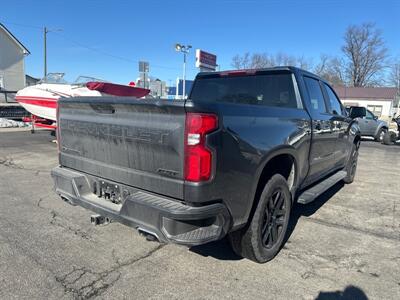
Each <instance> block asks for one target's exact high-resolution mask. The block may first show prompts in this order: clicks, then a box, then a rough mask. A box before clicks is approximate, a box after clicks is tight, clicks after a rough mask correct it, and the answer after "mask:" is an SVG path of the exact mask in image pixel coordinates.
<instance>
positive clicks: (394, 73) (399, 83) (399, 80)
mask: <svg viewBox="0 0 400 300" xmlns="http://www.w3.org/2000/svg"><path fill="white" fill-rule="evenodd" d="M388 79H389V84H390V85H392V86H395V87H397V89H399V90H400V58H397V59H396V60H395V61H393V63H392V64H391V66H390V73H389V78H388Z"/></svg>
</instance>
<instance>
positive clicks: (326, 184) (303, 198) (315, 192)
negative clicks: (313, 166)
mask: <svg viewBox="0 0 400 300" xmlns="http://www.w3.org/2000/svg"><path fill="white" fill-rule="evenodd" d="M346 175H347V172H346V171H339V172H336V173H335V174H333V175H332V176H330V177H328V178H326V179H325V180H323V181H321V182H320V183H318V184H317V185H314V186H313V187H311V188H310V189H308V190H305V191H304V192H303V193H301V195H300V196H299V198H298V200H297V202H299V203H301V204H307V203H310V202H311V201H314V200H315V198H317V197H318V196H319V195H321V194H322V193H323V192H325V191H326V190H328V189H329V188H330V187H332V186H333V185H335V184H336V183H338V182H339V181H340V180H342V179H344V178H345V177H346Z"/></svg>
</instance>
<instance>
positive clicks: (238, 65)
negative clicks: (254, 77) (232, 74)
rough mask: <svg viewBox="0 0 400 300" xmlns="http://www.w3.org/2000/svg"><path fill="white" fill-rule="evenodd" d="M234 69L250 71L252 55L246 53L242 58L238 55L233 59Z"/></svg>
mask: <svg viewBox="0 0 400 300" xmlns="http://www.w3.org/2000/svg"><path fill="white" fill-rule="evenodd" d="M231 64H232V67H234V68H235V69H249V68H250V53H249V52H246V53H245V54H243V55H242V56H241V55H239V54H236V55H235V56H234V57H233V58H232V63H231Z"/></svg>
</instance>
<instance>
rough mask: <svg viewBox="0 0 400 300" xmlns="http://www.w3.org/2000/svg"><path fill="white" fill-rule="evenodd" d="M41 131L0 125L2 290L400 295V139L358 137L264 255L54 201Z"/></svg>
mask: <svg viewBox="0 0 400 300" xmlns="http://www.w3.org/2000/svg"><path fill="white" fill-rule="evenodd" d="M52 139H53V138H52V137H51V136H50V135H49V133H48V132H46V131H40V132H37V133H36V134H34V135H32V134H30V132H0V194H1V196H2V197H1V201H0V298H1V299H13V298H18V299H21V298H22V299H23V298H26V299H77V298H78V299H88V298H99V299H125V298H130V299H131V298H134V299H143V298H146V299H147V298H153V299H160V298H169V299H182V298H190V299H205V298H207V299H209V298H214V299H219V298H234V299H239V298H242V299H367V298H368V299H400V272H399V270H400V188H399V187H400V147H399V146H384V145H380V144H377V143H374V142H371V141H363V143H362V146H361V150H360V159H359V168H358V173H357V176H356V180H355V182H354V183H353V184H351V185H343V184H337V185H336V186H334V187H333V188H332V189H331V190H329V191H328V192H326V193H325V194H324V195H322V196H321V197H319V198H318V199H317V200H316V201H314V202H313V203H311V204H309V205H306V206H301V205H298V206H297V207H296V208H295V213H294V214H293V217H292V223H291V231H292V233H291V236H290V238H289V241H288V242H287V244H286V246H285V247H284V249H282V251H281V252H280V253H279V255H278V256H277V257H276V258H275V259H274V260H273V261H271V262H269V263H267V264H263V265H259V264H256V263H253V262H251V261H248V260H246V259H240V258H239V257H237V256H236V255H234V254H233V252H232V251H231V250H230V248H229V246H228V244H227V242H226V240H223V241H219V242H215V243H210V244H207V245H203V246H198V247H192V248H190V249H188V248H186V247H182V246H177V245H161V244H158V243H155V242H148V241H146V240H145V239H144V238H143V237H141V236H140V235H139V234H138V233H137V232H136V231H135V230H133V229H131V228H129V227H126V226H123V225H120V224H117V223H112V224H110V225H107V226H97V227H94V226H92V225H91V224H90V220H89V217H90V215H91V212H89V211H87V210H85V209H83V208H80V207H72V206H69V205H68V204H66V203H64V202H62V201H61V200H60V199H59V198H58V197H57V196H56V195H55V193H54V192H53V190H52V187H53V183H52V180H51V178H50V170H51V168H52V167H54V166H56V165H57V149H56V145H55V144H54V143H52V142H51V140H52Z"/></svg>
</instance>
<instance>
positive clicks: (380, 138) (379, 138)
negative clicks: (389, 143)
mask: <svg viewBox="0 0 400 300" xmlns="http://www.w3.org/2000/svg"><path fill="white" fill-rule="evenodd" d="M387 132H388V130H387V128H381V129H379V131H378V134H377V135H376V136H375V141H376V142H382V141H383V138H384V136H385V134H386V133H387Z"/></svg>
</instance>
